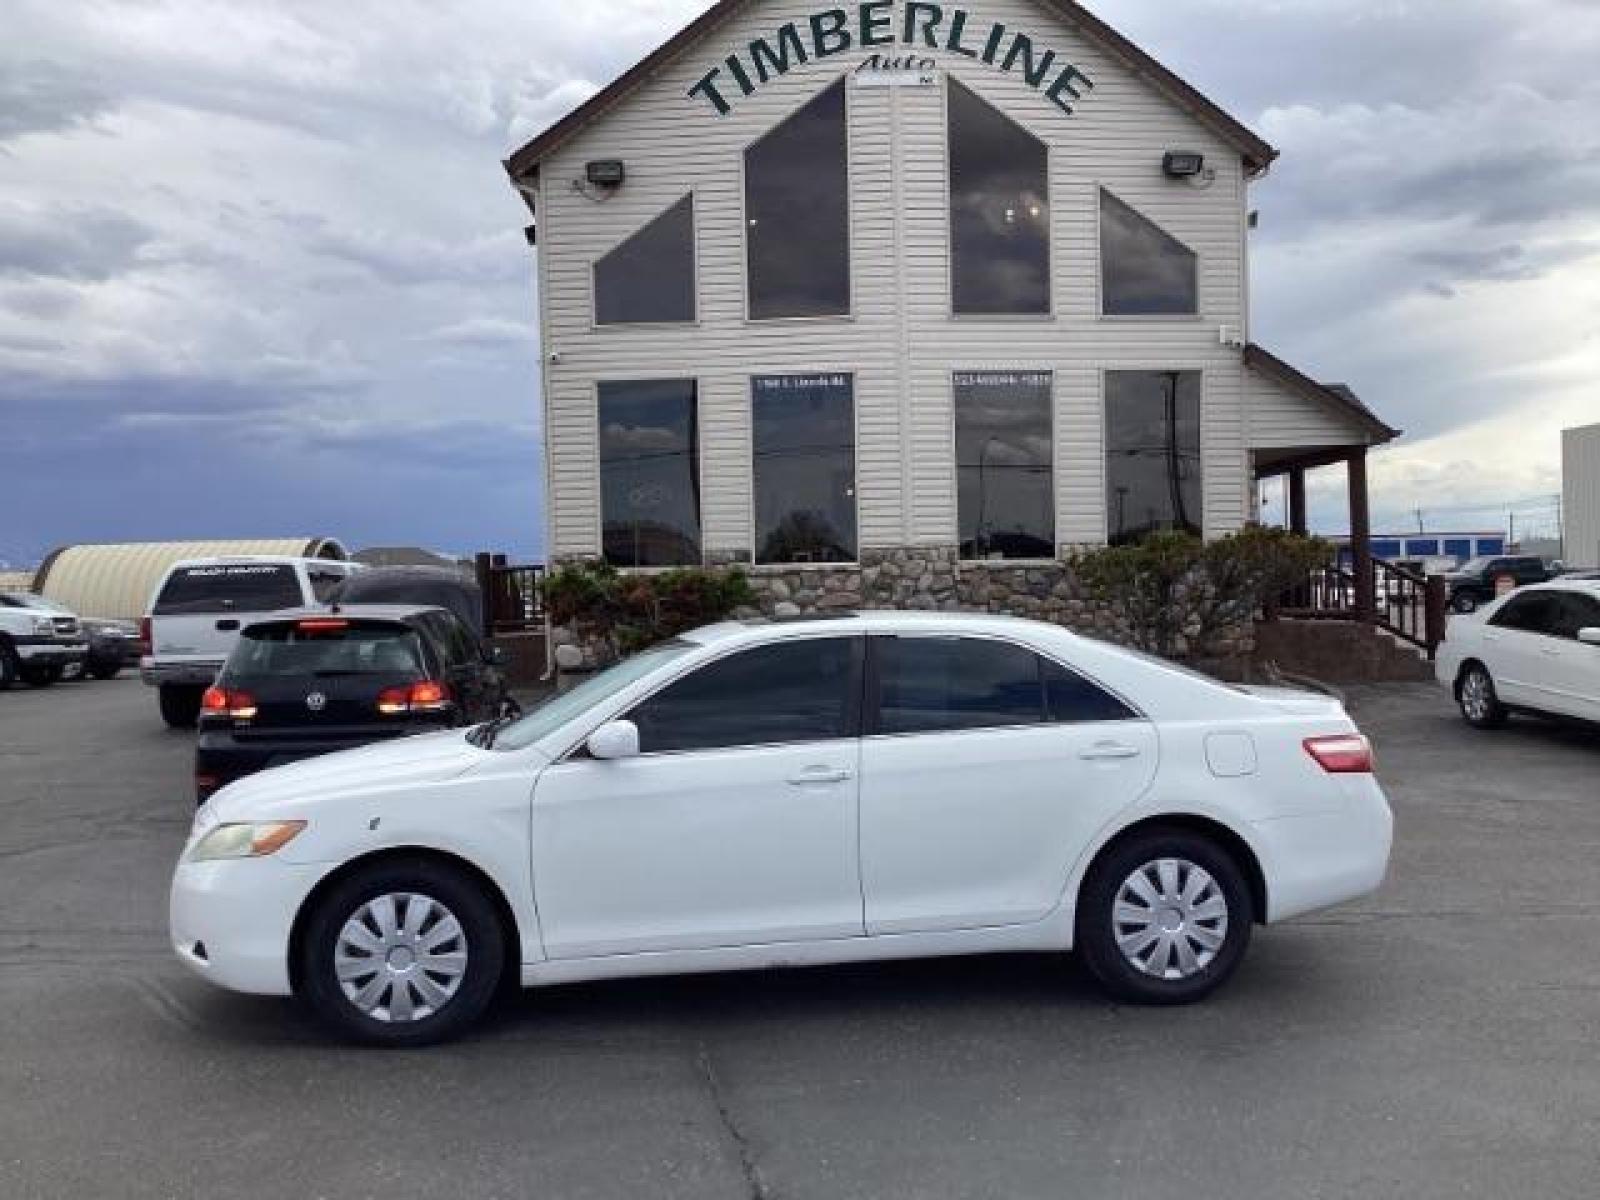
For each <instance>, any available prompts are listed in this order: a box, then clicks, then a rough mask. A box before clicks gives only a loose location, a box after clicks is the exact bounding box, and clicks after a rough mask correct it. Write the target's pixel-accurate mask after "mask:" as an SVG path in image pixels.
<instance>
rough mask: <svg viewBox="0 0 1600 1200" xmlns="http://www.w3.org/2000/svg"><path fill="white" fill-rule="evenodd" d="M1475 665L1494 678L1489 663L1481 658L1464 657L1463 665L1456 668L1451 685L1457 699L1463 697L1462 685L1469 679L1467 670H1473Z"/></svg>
mask: <svg viewBox="0 0 1600 1200" xmlns="http://www.w3.org/2000/svg"><path fill="white" fill-rule="evenodd" d="M1473 667H1477V668H1478V669H1479V670H1480V671H1482V672H1483V673H1484V674H1485V675H1487V676H1488V677H1489V678H1490V679H1491V680H1492V679H1494V672H1493V671H1491V670H1489V664H1488V663H1486V662H1484V661H1483V660H1482V659H1481V658H1463V659H1462V660H1461V665H1460V666H1459V667H1457V668H1456V679H1455V682H1454V683H1453V684H1451V685H1450V690H1451V691H1452V692H1454V693H1455V698H1456V699H1457V700H1460V699H1461V685H1462V684H1464V683H1465V682H1466V681H1467V672H1468V671H1470V670H1472V668H1473Z"/></svg>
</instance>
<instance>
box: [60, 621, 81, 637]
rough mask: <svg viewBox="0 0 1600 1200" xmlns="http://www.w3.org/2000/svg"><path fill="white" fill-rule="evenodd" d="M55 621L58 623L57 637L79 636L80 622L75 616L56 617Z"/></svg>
mask: <svg viewBox="0 0 1600 1200" xmlns="http://www.w3.org/2000/svg"><path fill="white" fill-rule="evenodd" d="M55 623H56V636H57V637H77V636H78V622H77V620H76V619H75V618H73V617H56V618H55Z"/></svg>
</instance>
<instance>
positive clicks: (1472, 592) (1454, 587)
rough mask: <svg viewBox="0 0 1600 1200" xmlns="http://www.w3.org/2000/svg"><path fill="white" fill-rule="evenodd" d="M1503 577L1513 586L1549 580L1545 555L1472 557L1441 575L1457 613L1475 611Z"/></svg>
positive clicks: (1489, 599)
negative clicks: (1443, 575) (1542, 556)
mask: <svg viewBox="0 0 1600 1200" xmlns="http://www.w3.org/2000/svg"><path fill="white" fill-rule="evenodd" d="M1502 579H1509V580H1510V581H1511V585H1512V586H1513V587H1525V586H1526V585H1528V584H1530V583H1548V582H1549V581H1550V579H1551V574H1550V569H1549V568H1548V567H1546V566H1545V565H1544V559H1542V558H1536V557H1534V556H1533V555H1505V554H1503V555H1500V556H1499V557H1496V558H1488V557H1485V558H1474V559H1471V560H1469V561H1468V562H1465V563H1463V564H1462V565H1461V568H1460V569H1459V570H1456V571H1451V572H1450V573H1449V574H1448V575H1446V576H1445V577H1444V580H1445V586H1446V587H1447V588H1449V589H1450V607H1451V608H1453V609H1454V610H1455V611H1456V612H1458V613H1470V612H1477V611H1478V609H1479V608H1481V607H1482V606H1483V605H1485V604H1488V603H1489V602H1490V601H1491V600H1493V599H1494V598H1495V596H1497V595H1498V594H1499V589H1500V581H1501V580H1502Z"/></svg>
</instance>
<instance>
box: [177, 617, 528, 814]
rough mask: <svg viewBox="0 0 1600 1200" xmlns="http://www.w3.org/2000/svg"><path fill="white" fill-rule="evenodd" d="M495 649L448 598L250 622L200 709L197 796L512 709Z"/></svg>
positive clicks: (196, 771)
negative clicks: (446, 605)
mask: <svg viewBox="0 0 1600 1200" xmlns="http://www.w3.org/2000/svg"><path fill="white" fill-rule="evenodd" d="M515 707H516V702H515V701H513V700H512V699H511V698H510V695H509V694H508V692H507V691H506V683H505V677H504V675H503V674H502V673H501V671H500V668H499V662H498V657H497V656H495V655H492V654H488V653H485V651H484V649H483V646H482V643H481V642H480V641H479V639H478V638H477V636H476V635H475V634H474V633H473V631H472V630H470V629H468V628H467V627H466V625H464V624H462V622H461V620H460V619H459V618H458V617H456V615H455V614H454V613H452V612H450V611H449V610H448V609H443V608H433V607H428V606H422V605H409V606H399V605H390V606H381V605H347V606H344V607H343V608H341V609H340V610H339V611H338V612H330V611H328V610H326V609H315V610H313V609H303V610H299V611H295V612H286V613H274V614H273V615H272V616H271V617H270V618H267V619H265V620H258V621H255V622H253V623H252V624H250V625H247V626H246V627H245V628H244V630H243V631H242V632H241V633H240V636H239V640H238V643H237V644H236V645H235V646H234V649H233V652H232V653H231V654H230V655H229V656H228V660H227V662H226V663H225V664H223V667H222V671H221V673H220V674H219V675H218V676H217V680H216V683H215V685H214V686H212V687H211V688H210V689H209V690H208V691H207V692H206V693H205V697H204V699H203V701H202V703H201V709H200V736H199V741H198V744H197V747H196V750H195V772H194V774H195V790H196V792H197V794H198V796H199V799H200V801H201V802H202V803H204V802H205V800H207V799H208V798H209V797H210V796H211V794H212V793H213V792H215V791H216V790H217V789H218V788H221V787H224V786H226V785H227V784H229V783H232V782H233V781H234V780H236V779H240V778H242V777H244V776H246V775H250V774H253V773H255V772H256V771H261V770H264V769H266V768H268V767H275V766H280V765H282V764H284V763H290V762H296V761H298V760H300V759H304V758H312V757H315V756H316V755H319V754H328V753H331V752H333V751H336V750H349V749H353V748H355V747H357V746H363V745H367V744H369V743H371V742H378V741H384V740H386V739H389V738H397V737H405V736H407V735H409V734H415V733H428V732H433V731H436V730H440V729H450V728H454V727H457V726H462V725H472V724H476V723H478V722H481V721H488V720H492V719H494V718H496V717H499V716H501V715H503V714H505V713H507V712H508V711H515Z"/></svg>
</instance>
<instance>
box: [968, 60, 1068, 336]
mask: <svg viewBox="0 0 1600 1200" xmlns="http://www.w3.org/2000/svg"><path fill="white" fill-rule="evenodd" d="M949 122H950V287H951V306H952V309H953V311H954V312H955V313H957V314H958V315H1002V314H1018V313H1021V314H1027V313H1048V312H1049V311H1050V180H1049V161H1048V160H1049V155H1048V153H1047V151H1046V149H1045V144H1044V143H1043V142H1042V141H1040V140H1039V139H1038V138H1036V137H1034V136H1033V134H1031V133H1029V132H1028V131H1027V130H1026V129H1024V128H1023V127H1022V126H1020V125H1018V124H1017V123H1016V122H1015V121H1013V120H1011V119H1010V118H1009V117H1007V116H1005V115H1004V114H1003V113H1001V112H999V111H998V110H997V109H995V108H993V107H991V106H990V105H989V104H987V103H985V102H984V101H983V100H980V99H979V98H978V97H977V96H976V95H975V94H974V93H973V92H971V91H969V90H968V89H967V88H964V87H962V86H961V85H960V84H959V83H957V82H956V81H955V80H953V79H952V80H950V98H949Z"/></svg>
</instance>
